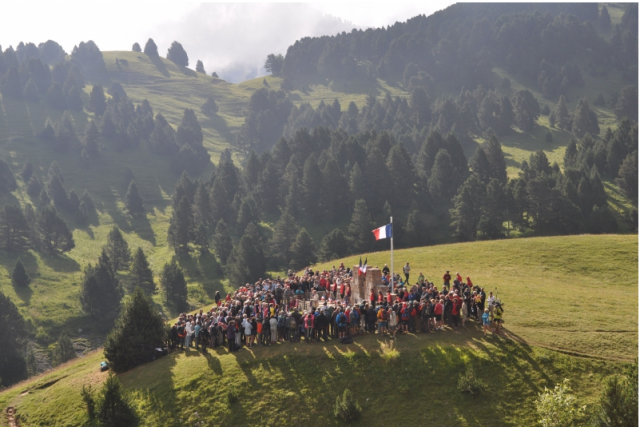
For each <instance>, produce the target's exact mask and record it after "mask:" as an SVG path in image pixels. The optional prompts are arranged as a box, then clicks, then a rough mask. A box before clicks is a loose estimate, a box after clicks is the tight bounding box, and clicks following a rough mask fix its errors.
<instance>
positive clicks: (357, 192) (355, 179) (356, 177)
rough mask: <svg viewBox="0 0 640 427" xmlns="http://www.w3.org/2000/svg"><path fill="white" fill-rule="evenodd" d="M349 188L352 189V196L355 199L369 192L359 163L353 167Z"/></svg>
mask: <svg viewBox="0 0 640 427" xmlns="http://www.w3.org/2000/svg"><path fill="white" fill-rule="evenodd" d="M349 190H350V191H351V198H352V199H354V200H355V199H356V198H362V197H364V196H365V195H366V194H367V184H366V181H365V178H364V176H363V174H362V169H360V165H359V164H358V163H356V164H355V165H354V166H353V169H351V174H350V177H349Z"/></svg>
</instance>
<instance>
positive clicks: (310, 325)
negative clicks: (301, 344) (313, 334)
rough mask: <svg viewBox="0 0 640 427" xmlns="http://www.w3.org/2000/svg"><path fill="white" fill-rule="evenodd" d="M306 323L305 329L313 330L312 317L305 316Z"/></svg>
mask: <svg viewBox="0 0 640 427" xmlns="http://www.w3.org/2000/svg"><path fill="white" fill-rule="evenodd" d="M306 323H307V328H313V317H311V316H307V319H306Z"/></svg>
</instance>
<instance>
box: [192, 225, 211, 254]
mask: <svg viewBox="0 0 640 427" xmlns="http://www.w3.org/2000/svg"><path fill="white" fill-rule="evenodd" d="M193 244H194V245H196V246H197V247H198V249H199V250H200V254H206V253H207V252H209V233H207V228H206V227H205V226H204V225H202V224H200V225H198V226H197V227H196V231H195V237H194V240H193Z"/></svg>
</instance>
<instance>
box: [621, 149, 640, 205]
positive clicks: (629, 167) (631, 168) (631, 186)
mask: <svg viewBox="0 0 640 427" xmlns="http://www.w3.org/2000/svg"><path fill="white" fill-rule="evenodd" d="M616 184H617V185H618V187H619V188H620V189H621V190H622V191H624V193H625V194H626V195H627V197H628V198H630V199H631V200H634V201H635V200H638V151H634V152H633V153H631V154H629V155H628V156H627V157H625V159H624V161H623V162H622V165H621V166H620V169H619V170H618V178H616Z"/></svg>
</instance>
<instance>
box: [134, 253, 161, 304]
mask: <svg viewBox="0 0 640 427" xmlns="http://www.w3.org/2000/svg"><path fill="white" fill-rule="evenodd" d="M129 278H130V279H131V284H132V285H133V286H134V287H139V288H141V289H142V290H143V291H145V292H146V293H147V294H152V293H154V292H155V290H156V284H155V282H154V281H153V271H151V268H150V267H149V261H147V256H146V255H145V254H144V251H143V250H142V248H141V247H138V250H137V251H136V253H135V255H134V256H133V262H132V263H131V270H130V271H129Z"/></svg>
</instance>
